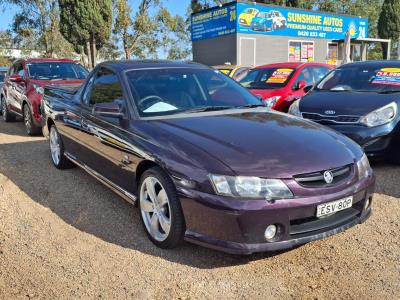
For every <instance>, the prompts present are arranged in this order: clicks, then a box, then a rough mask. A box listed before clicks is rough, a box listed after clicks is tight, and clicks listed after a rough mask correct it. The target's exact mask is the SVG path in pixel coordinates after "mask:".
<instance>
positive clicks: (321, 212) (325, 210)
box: [317, 196, 353, 218]
mask: <svg viewBox="0 0 400 300" xmlns="http://www.w3.org/2000/svg"><path fill="white" fill-rule="evenodd" d="M352 205H353V196H351V197H347V198H344V199H340V200H337V201H333V202H328V203H324V204H320V205H318V206H317V218H321V217H325V216H328V215H331V214H334V213H336V212H338V211H341V210H344V209H347V208H349V207H351V206H352Z"/></svg>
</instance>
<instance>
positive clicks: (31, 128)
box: [24, 104, 42, 136]
mask: <svg viewBox="0 0 400 300" xmlns="http://www.w3.org/2000/svg"><path fill="white" fill-rule="evenodd" d="M24 123H25V128H26V133H27V134H28V135H31V136H32V135H38V134H39V133H41V132H42V128H40V127H38V126H36V125H35V124H34V123H33V117H32V112H31V109H30V108H29V105H28V104H25V105H24Z"/></svg>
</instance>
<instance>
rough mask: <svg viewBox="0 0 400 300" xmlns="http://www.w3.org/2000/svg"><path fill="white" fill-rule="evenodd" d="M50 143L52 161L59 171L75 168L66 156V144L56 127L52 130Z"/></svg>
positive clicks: (52, 127)
mask: <svg viewBox="0 0 400 300" xmlns="http://www.w3.org/2000/svg"><path fill="white" fill-rule="evenodd" d="M49 143H50V153H51V160H52V162H53V165H54V166H55V167H56V168H57V169H60V170H64V169H70V168H72V167H74V164H73V163H72V162H71V161H70V160H69V159H68V158H67V157H66V156H65V155H64V144H63V142H62V140H61V136H60V134H59V133H58V131H57V128H56V126H55V125H52V126H51V128H50V132H49Z"/></svg>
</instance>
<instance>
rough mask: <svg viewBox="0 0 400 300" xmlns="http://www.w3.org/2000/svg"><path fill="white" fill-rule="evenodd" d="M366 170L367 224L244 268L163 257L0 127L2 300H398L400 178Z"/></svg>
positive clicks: (180, 255) (187, 255) (386, 168)
mask: <svg viewBox="0 0 400 300" xmlns="http://www.w3.org/2000/svg"><path fill="white" fill-rule="evenodd" d="M374 169H375V171H376V173H377V176H378V185H377V193H376V195H375V198H374V200H375V202H374V214H373V216H372V217H371V218H370V219H369V220H368V221H367V222H366V223H365V224H363V225H359V226H357V227H353V228H352V229H350V230H348V231H346V232H344V233H341V234H338V235H336V236H334V237H330V238H327V239H325V240H321V241H317V242H313V243H310V244H307V245H304V246H302V247H299V248H296V249H294V250H291V251H286V252H281V253H272V254H259V255H252V256H249V257H238V256H232V255H228V254H224V253H219V252H216V251H212V250H209V249H205V248H201V247H198V246H195V245H190V244H186V245H184V247H182V248H181V249H178V250H170V251H166V250H160V249H157V248H155V247H154V246H153V245H152V244H151V243H150V242H149V241H148V239H147V237H146V236H145V233H144V231H143V229H142V227H141V225H140V223H139V216H138V212H137V211H136V210H135V209H134V208H133V207H132V206H130V205H129V204H127V203H126V202H125V201H124V200H122V199H120V198H119V197H118V196H116V195H115V194H114V193H113V192H112V191H110V190H109V189H107V188H106V187H104V186H103V185H101V184H100V183H98V182H97V181H96V180H95V179H93V178H92V177H90V176H89V175H87V174H86V173H84V172H83V171H82V170H80V169H79V168H75V169H72V170H68V171H58V170H56V169H55V168H54V167H53V166H52V165H51V162H50V154H49V149H48V145H47V143H46V142H45V140H44V138H42V137H35V138H31V137H27V136H26V135H25V132H24V127H23V124H22V123H20V122H19V123H11V124H6V123H4V122H3V121H0V298H2V299H24V298H38V299H40V298H48V299H66V298H68V299H71V298H85V299H86V298H90V299H93V298H107V299H108V298H118V299H126V298H140V299H154V298H161V299H163V298H164V299H166V298H178V299H197V298H206V299H215V298H217V297H218V298H223V299H225V298H252V299H399V295H400V201H399V198H400V185H399V178H400V168H399V167H395V166H390V165H385V164H379V165H375V166H374Z"/></svg>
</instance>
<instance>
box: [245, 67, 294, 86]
mask: <svg viewBox="0 0 400 300" xmlns="http://www.w3.org/2000/svg"><path fill="white" fill-rule="evenodd" d="M294 71H295V69H291V68H266V69H253V70H250V71H249V72H247V73H246V75H245V76H243V77H242V78H240V80H239V83H240V84H241V85H242V86H244V87H246V88H249V89H278V88H282V87H284V86H286V84H287V83H288V82H289V80H290V78H291V77H292V76H293V73H294Z"/></svg>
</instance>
